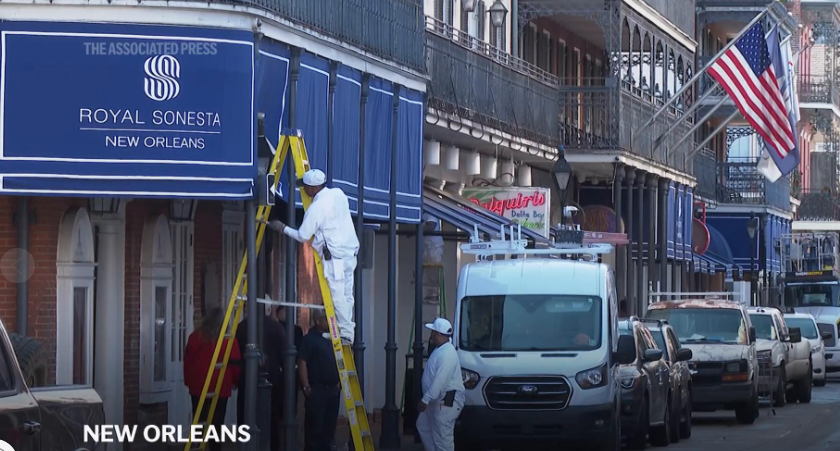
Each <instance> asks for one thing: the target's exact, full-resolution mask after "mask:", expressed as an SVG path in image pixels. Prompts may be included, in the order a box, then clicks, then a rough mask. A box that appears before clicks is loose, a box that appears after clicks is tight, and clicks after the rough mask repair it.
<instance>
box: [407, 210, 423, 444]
mask: <svg viewBox="0 0 840 451" xmlns="http://www.w3.org/2000/svg"><path fill="white" fill-rule="evenodd" d="M424 227H425V224H423V210H422V207H421V210H420V222H419V223H418V224H417V237H416V238H417V243H416V246H415V255H414V257H415V258H414V350H413V352H414V373H413V375H412V378H411V382H412V387H411V390H412V393H414V397H413V398H414V402H415V403H417V402H419V401H420V398H422V397H423V389H422V384H421V383H420V382H421V380H420V379H421V378H422V377H423V321H421V319H422V318H423V251H424V249H425V248H424V246H423V244H424V243H423V232H424V230H423V228H424ZM406 409H407V410H406V412H414V411H415V410H408V409H414V406H407V407H406ZM414 436H415V441H417V440H416V439H419V438H420V432H419V431H418V430H417V428H414Z"/></svg>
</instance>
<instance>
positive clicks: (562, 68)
mask: <svg viewBox="0 0 840 451" xmlns="http://www.w3.org/2000/svg"><path fill="white" fill-rule="evenodd" d="M568 59H569V55H568V54H567V53H566V42H565V41H563V40H562V39H561V40H559V41H557V76H558V77H560V84H565V80H564V78H566V77H567V76H568V75H567V74H566V61H567V60H568Z"/></svg>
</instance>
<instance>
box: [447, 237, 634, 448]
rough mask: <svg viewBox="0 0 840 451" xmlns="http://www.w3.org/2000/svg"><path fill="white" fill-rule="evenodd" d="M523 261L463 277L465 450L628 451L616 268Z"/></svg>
mask: <svg viewBox="0 0 840 451" xmlns="http://www.w3.org/2000/svg"><path fill="white" fill-rule="evenodd" d="M469 246H470V245H464V246H462V249H464V250H465V252H468V250H467V249H468V247H469ZM472 246H475V247H476V248H477V249H480V246H486V244H474V245H472ZM526 252H527V251H526ZM517 257H519V258H517V259H513V260H499V261H481V262H478V263H472V264H468V265H466V266H465V267H464V268H463V269H462V270H461V274H460V278H459V280H458V302H457V306H456V313H455V332H454V337H453V342H454V344H455V347H456V348H457V349H458V355H459V357H460V360H461V368H462V371H463V377H464V385H465V387H466V389H467V390H466V404H465V406H464V410H463V413H462V414H461V416H460V418H459V420H458V423H457V426H456V449H458V450H483V449H498V448H504V447H507V446H511V447H514V448H516V449H529V450H530V449H535V448H536V447H537V446H539V445H541V444H551V443H555V444H556V443H563V444H564V445H568V446H586V447H594V448H595V449H601V450H609V451H615V450H619V449H620V436H621V432H620V430H619V429H620V394H621V390H620V385H619V384H620V379H619V378H620V374H619V356H618V354H617V350H618V346H617V343H618V337H619V334H618V321H617V318H618V301H617V299H616V292H615V282H614V276H613V274H612V270H611V269H610V268H609V267H608V266H607V265H604V264H599V263H589V262H583V261H573V260H561V259H553V258H539V256H531V255H524V256H523V255H518V256H517ZM522 257H527V258H522ZM630 358H631V359H632V358H635V355H633V356H631V357H630ZM574 449H578V448H577V447H576V448H574Z"/></svg>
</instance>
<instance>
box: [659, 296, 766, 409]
mask: <svg viewBox="0 0 840 451" xmlns="http://www.w3.org/2000/svg"><path fill="white" fill-rule="evenodd" d="M648 317H650V318H653V319H660V320H665V321H668V324H670V325H671V326H672V327H673V328H674V331H676V333H677V338H678V339H679V340H680V344H681V345H682V346H683V347H686V348H688V349H691V351H692V354H693V355H692V358H691V361H690V362H689V369H691V371H692V388H693V393H694V397H693V398H692V408H693V409H694V410H695V411H707V412H711V411H715V410H718V409H728V410H729V409H731V410H735V417H736V418H737V419H738V422H740V423H743V424H752V423H754V422H755V419H756V418H757V417H758V374H757V373H758V361H757V358H756V352H755V329H754V328H753V327H752V323H751V322H750V317H749V315H748V314H747V310H746V308H745V307H744V306H742V305H741V304H740V303H737V302H733V301H730V300H724V299H685V300H678V301H664V302H657V303H653V304H651V305H649V306H648Z"/></svg>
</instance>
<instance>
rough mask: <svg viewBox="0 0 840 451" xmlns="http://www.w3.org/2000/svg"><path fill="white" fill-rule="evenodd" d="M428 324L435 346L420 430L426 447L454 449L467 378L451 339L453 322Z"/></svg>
mask: <svg viewBox="0 0 840 451" xmlns="http://www.w3.org/2000/svg"><path fill="white" fill-rule="evenodd" d="M426 328H427V329H430V330H431V331H432V339H431V341H432V343H433V344H434V345H435V346H436V348H435V350H434V352H432V355H431V356H430V357H429V360H428V362H426V369H425V370H424V371H423V398H422V399H421V401H420V404H419V405H418V406H417V408H418V410H420V415H419V416H418V417H417V423H416V425H417V431H418V432H419V433H420V440H422V441H423V447H424V448H425V449H426V451H454V449H455V421H456V420H458V416H459V415H461V409H463V408H464V382H463V380H462V379H461V362H460V361H459V360H458V352H457V351H455V347H454V346H453V345H452V343H450V341H449V339H450V337H452V324H451V323H450V322H449V321H447V320H446V319H444V318H438V319H436V320H435V321H434V322H433V323H431V324H426Z"/></svg>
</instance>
